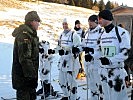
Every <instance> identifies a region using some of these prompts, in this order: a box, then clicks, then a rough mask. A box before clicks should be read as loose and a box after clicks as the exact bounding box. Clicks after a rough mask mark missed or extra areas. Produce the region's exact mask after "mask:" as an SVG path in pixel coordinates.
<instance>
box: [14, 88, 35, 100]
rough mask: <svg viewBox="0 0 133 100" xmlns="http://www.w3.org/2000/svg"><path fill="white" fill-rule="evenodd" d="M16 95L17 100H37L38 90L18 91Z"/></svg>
mask: <svg viewBox="0 0 133 100" xmlns="http://www.w3.org/2000/svg"><path fill="white" fill-rule="evenodd" d="M16 95H17V100H35V99H36V89H31V88H26V89H21V90H17V92H16Z"/></svg>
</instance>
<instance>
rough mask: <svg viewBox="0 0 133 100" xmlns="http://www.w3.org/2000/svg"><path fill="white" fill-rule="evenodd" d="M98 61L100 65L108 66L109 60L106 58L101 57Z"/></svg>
mask: <svg viewBox="0 0 133 100" xmlns="http://www.w3.org/2000/svg"><path fill="white" fill-rule="evenodd" d="M99 59H100V60H101V63H102V65H109V64H110V62H109V59H108V58H106V57H101V58H99Z"/></svg>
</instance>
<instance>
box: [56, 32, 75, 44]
mask: <svg viewBox="0 0 133 100" xmlns="http://www.w3.org/2000/svg"><path fill="white" fill-rule="evenodd" d="M73 34H74V31H72V35H71V40H72V42H73ZM61 37H62V34H61V36H60V39H61ZM58 45H60V42H59V41H58Z"/></svg>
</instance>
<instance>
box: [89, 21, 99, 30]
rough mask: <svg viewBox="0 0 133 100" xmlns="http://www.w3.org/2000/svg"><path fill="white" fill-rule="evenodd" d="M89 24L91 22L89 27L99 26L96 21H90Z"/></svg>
mask: <svg viewBox="0 0 133 100" xmlns="http://www.w3.org/2000/svg"><path fill="white" fill-rule="evenodd" d="M88 24H89V28H90V29H94V28H96V27H97V23H95V22H94V21H90V20H89V21H88Z"/></svg>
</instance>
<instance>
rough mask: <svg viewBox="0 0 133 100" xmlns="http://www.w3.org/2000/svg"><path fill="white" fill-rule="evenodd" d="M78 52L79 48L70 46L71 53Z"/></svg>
mask: <svg viewBox="0 0 133 100" xmlns="http://www.w3.org/2000/svg"><path fill="white" fill-rule="evenodd" d="M79 52H80V50H79V48H77V47H73V48H72V53H73V54H77V53H79Z"/></svg>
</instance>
